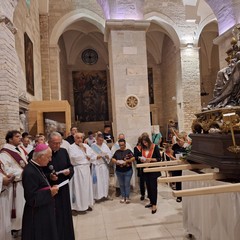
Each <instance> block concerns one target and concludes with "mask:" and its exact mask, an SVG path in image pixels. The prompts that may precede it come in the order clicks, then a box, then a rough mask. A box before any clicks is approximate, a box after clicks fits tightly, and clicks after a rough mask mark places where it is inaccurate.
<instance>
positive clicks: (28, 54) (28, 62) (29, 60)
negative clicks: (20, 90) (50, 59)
mask: <svg viewBox="0 0 240 240" xmlns="http://www.w3.org/2000/svg"><path fill="white" fill-rule="evenodd" d="M24 51H25V73H26V88H27V92H28V93H30V94H32V95H34V66H33V43H32V41H31V39H30V38H29V37H28V35H27V33H24Z"/></svg>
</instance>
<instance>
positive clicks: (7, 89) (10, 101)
mask: <svg viewBox="0 0 240 240" xmlns="http://www.w3.org/2000/svg"><path fill="white" fill-rule="evenodd" d="M16 4H17V1H2V2H1V4H0V16H1V17H0V147H1V146H2V144H3V143H4V142H5V140H4V138H5V135H6V132H7V130H10V129H19V100H18V83H17V64H16V58H17V55H16V51H15V48H14V45H15V36H14V34H15V33H16V29H15V27H14V25H13V12H14V9H15V6H16Z"/></svg>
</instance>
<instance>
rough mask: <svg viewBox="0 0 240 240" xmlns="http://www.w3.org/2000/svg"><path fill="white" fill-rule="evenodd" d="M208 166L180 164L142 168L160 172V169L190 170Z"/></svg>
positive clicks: (146, 170)
mask: <svg viewBox="0 0 240 240" xmlns="http://www.w3.org/2000/svg"><path fill="white" fill-rule="evenodd" d="M203 168H209V166H207V165H204V164H180V165H177V166H167V167H156V168H144V169H143V171H144V172H161V171H178V170H192V169H203Z"/></svg>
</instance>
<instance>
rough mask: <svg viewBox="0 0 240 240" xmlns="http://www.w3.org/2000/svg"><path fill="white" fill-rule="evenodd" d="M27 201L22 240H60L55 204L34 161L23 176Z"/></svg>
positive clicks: (48, 186) (44, 178)
mask: <svg viewBox="0 0 240 240" xmlns="http://www.w3.org/2000/svg"><path fill="white" fill-rule="evenodd" d="M22 183H23V188H24V198H25V200H26V203H25V207H24V212H23V220H22V240H58V239H59V238H58V236H57V226H56V216H55V204H54V202H55V201H54V198H53V197H52V196H51V191H50V185H49V183H48V180H47V178H46V177H45V175H44V173H43V171H42V168H41V167H40V166H38V165H36V164H34V163H33V162H32V161H30V162H29V164H28V165H27V166H26V167H25V169H24V171H23V176H22Z"/></svg>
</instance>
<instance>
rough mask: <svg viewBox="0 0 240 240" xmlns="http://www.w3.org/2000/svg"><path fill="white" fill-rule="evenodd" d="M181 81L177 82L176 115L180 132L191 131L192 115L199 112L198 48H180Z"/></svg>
mask: <svg viewBox="0 0 240 240" xmlns="http://www.w3.org/2000/svg"><path fill="white" fill-rule="evenodd" d="M180 55H181V80H179V81H178V82H177V115H178V122H179V129H180V131H186V132H190V131H191V125H192V120H193V119H194V118H195V116H194V114H195V113H197V112H200V111H201V99H200V72H199V48H197V47H192V48H187V47H184V48H181V49H180Z"/></svg>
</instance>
